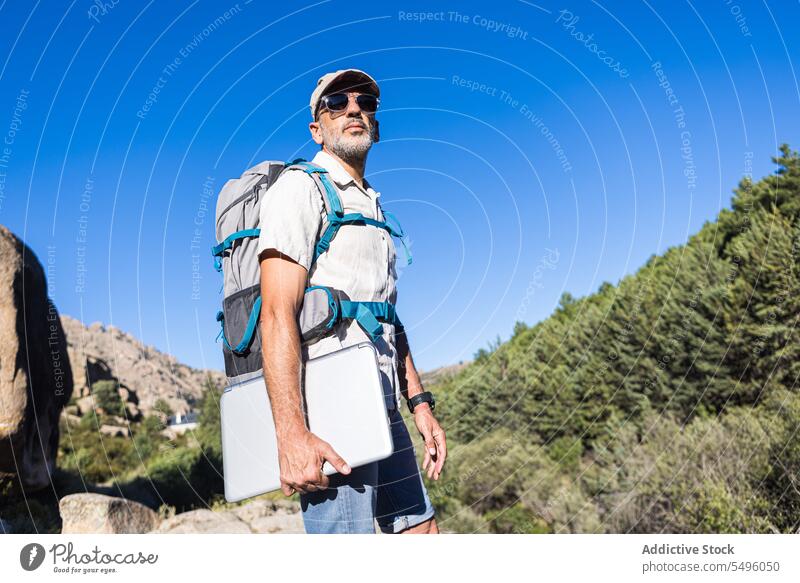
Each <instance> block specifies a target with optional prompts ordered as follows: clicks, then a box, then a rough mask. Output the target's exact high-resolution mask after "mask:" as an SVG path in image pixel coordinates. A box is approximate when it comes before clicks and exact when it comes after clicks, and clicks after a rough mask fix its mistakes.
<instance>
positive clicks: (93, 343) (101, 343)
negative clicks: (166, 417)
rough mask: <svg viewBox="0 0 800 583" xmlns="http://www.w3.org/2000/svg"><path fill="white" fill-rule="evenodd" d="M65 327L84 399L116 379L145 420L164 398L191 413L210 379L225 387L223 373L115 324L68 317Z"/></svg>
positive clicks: (126, 399)
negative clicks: (88, 322)
mask: <svg viewBox="0 0 800 583" xmlns="http://www.w3.org/2000/svg"><path fill="white" fill-rule="evenodd" d="M61 323H62V325H63V326H64V329H65V330H66V332H67V338H68V340H69V345H68V351H69V355H70V360H71V362H72V364H73V374H72V377H73V379H74V384H75V389H76V391H77V394H78V395H80V396H84V395H88V394H89V393H90V387H91V385H92V384H93V383H95V382H97V381H101V380H111V381H114V382H115V383H117V385H118V387H119V393H120V396H121V397H122V401H123V403H126V404H127V403H133V404H134V405H136V408H137V409H138V411H139V412H140V414H141V415H143V416H144V415H150V414H152V413H153V412H154V411H153V409H154V406H155V403H156V402H157V401H158V400H159V399H164V400H165V401H166V402H167V403H168V404H169V406H170V407H171V408H172V410H174V411H181V410H186V409H191V408H192V405H193V404H194V403H195V402H196V401H197V400H198V399H199V398H200V397H201V396H202V394H203V386H204V384H205V382H206V379H207V378H210V379H211V382H212V383H213V384H215V385H216V386H217V387H222V386H224V385H225V375H224V373H223V372H222V371H219V370H208V369H196V368H192V367H190V366H187V365H185V364H181V363H179V362H178V361H177V360H176V358H175V357H174V356H171V355H169V354H165V353H163V352H160V351H158V350H156V349H155V348H152V347H149V346H145V345H144V344H143V343H142V342H141V341H140V340H139V339H137V338H136V337H134V336H133V335H132V334H130V333H128V332H123V331H122V330H120V329H119V328H117V327H116V326H104V325H103V324H102V323H99V322H95V323H93V324H91V325H89V326H85V325H84V324H83V323H82V322H80V321H79V320H76V319H74V318H71V317H69V316H66V315H62V316H61Z"/></svg>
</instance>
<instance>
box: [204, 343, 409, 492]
mask: <svg viewBox="0 0 800 583" xmlns="http://www.w3.org/2000/svg"><path fill="white" fill-rule="evenodd" d="M303 376H304V381H303V397H304V406H305V413H306V419H307V422H308V427H309V429H310V430H311V431H312V432H313V433H314V434H315V435H317V436H319V437H320V438H321V439H324V440H325V441H327V442H328V443H330V444H331V446H332V447H333V449H334V450H335V451H336V452H338V453H339V455H341V456H342V458H344V460H345V461H346V462H347V463H348V464H349V465H350V466H351V467H353V468H356V467H358V466H361V465H365V464H368V463H371V462H374V461H378V460H382V459H385V458H387V457H389V456H390V455H391V454H392V452H393V451H394V444H393V443H392V434H391V430H390V427H389V417H388V414H387V411H386V405H385V401H384V396H383V387H382V385H381V377H380V369H379V368H378V353H377V350H376V349H375V346H373V344H372V343H371V342H361V343H359V344H355V345H353V346H348V347H347V348H343V349H341V350H337V351H336V352H332V353H330V354H326V355H324V356H320V357H317V358H312V359H309V360H308V361H307V362H306V364H305V371H304V375H303ZM220 413H221V418H222V419H221V423H222V471H223V475H224V482H225V499H226V500H227V501H228V502H237V501H239V500H244V499H245V498H251V497H253V496H257V495H259V494H263V493H265V492H271V491H273V490H278V489H280V467H279V465H278V444H277V438H276V436H275V423H274V421H273V418H272V408H271V407H270V403H269V395H268V393H267V388H266V384H265V382H264V376H263V375H259V376H258V377H256V378H254V379H250V380H247V381H243V382H241V383H237V384H234V385H230V386H229V387H227V388H226V389H225V391H224V392H223V394H222V398H221V399H220ZM322 471H323V473H324V474H325V475H328V476H330V475H331V474H334V473H336V470H335V469H334V468H333V467H332V466H331V465H330V464H329V463H328V462H327V461H326V462H325V464H324V465H323V469H322Z"/></svg>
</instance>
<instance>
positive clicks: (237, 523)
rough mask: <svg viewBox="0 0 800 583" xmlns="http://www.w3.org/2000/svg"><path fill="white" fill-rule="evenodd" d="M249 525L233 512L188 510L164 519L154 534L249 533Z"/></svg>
mask: <svg viewBox="0 0 800 583" xmlns="http://www.w3.org/2000/svg"><path fill="white" fill-rule="evenodd" d="M251 532H252V531H251V530H250V527H249V526H247V524H245V522H244V521H242V520H240V519H239V518H238V517H237V516H236V515H235V514H234V513H233V512H229V511H221V512H214V511H212V510H206V509H202V510H190V511H189V512H182V513H181V514H176V515H175V516H173V517H172V518H167V519H166V520H164V521H163V522H162V523H161V524H160V525H159V526H158V528H157V529H155V530H154V531H153V533H156V534H165V533H169V534H249V533H251Z"/></svg>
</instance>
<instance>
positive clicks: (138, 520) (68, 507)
mask: <svg viewBox="0 0 800 583" xmlns="http://www.w3.org/2000/svg"><path fill="white" fill-rule="evenodd" d="M58 509H59V512H60V513H61V523H62V526H61V532H62V534H93V533H96V534H117V533H122V534H142V533H145V532H149V531H151V530H153V529H154V528H155V527H156V526H157V525H158V523H159V520H160V518H159V516H158V514H157V513H156V512H154V511H153V510H151V509H150V508H148V507H147V506H145V505H144V504H139V503H138V502H134V501H133V500H127V499H125V498H115V497H113V496H106V495H104V494H90V493H80V494H70V495H69V496H64V497H63V498H62V499H61V500H59V502H58Z"/></svg>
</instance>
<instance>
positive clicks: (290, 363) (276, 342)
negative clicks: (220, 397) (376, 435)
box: [261, 249, 307, 439]
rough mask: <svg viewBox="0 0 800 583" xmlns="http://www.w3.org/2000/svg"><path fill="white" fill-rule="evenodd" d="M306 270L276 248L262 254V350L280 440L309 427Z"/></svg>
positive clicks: (265, 374) (265, 376) (268, 389)
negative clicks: (303, 380)
mask: <svg viewBox="0 0 800 583" xmlns="http://www.w3.org/2000/svg"><path fill="white" fill-rule="evenodd" d="M306 274H307V272H306V270H305V268H304V267H303V266H301V265H299V264H298V263H295V262H294V261H292V260H291V259H288V258H286V256H284V255H281V254H280V253H278V252H277V251H275V250H273V249H268V250H266V251H265V252H264V253H263V254H262V255H261V351H262V358H263V361H264V379H265V380H266V383H267V391H268V393H269V398H270V403H271V404H272V413H273V418H274V419H275V431H276V433H277V434H278V439H281V438H282V437H285V436H291V435H292V434H297V433H298V432H300V431H302V430H304V429H305V428H306V426H305V421H304V419H303V409H302V404H301V400H300V362H301V356H300V331H299V329H298V326H297V315H296V314H297V312H298V310H299V309H300V307H301V305H302V302H303V292H304V290H305V282H306Z"/></svg>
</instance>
